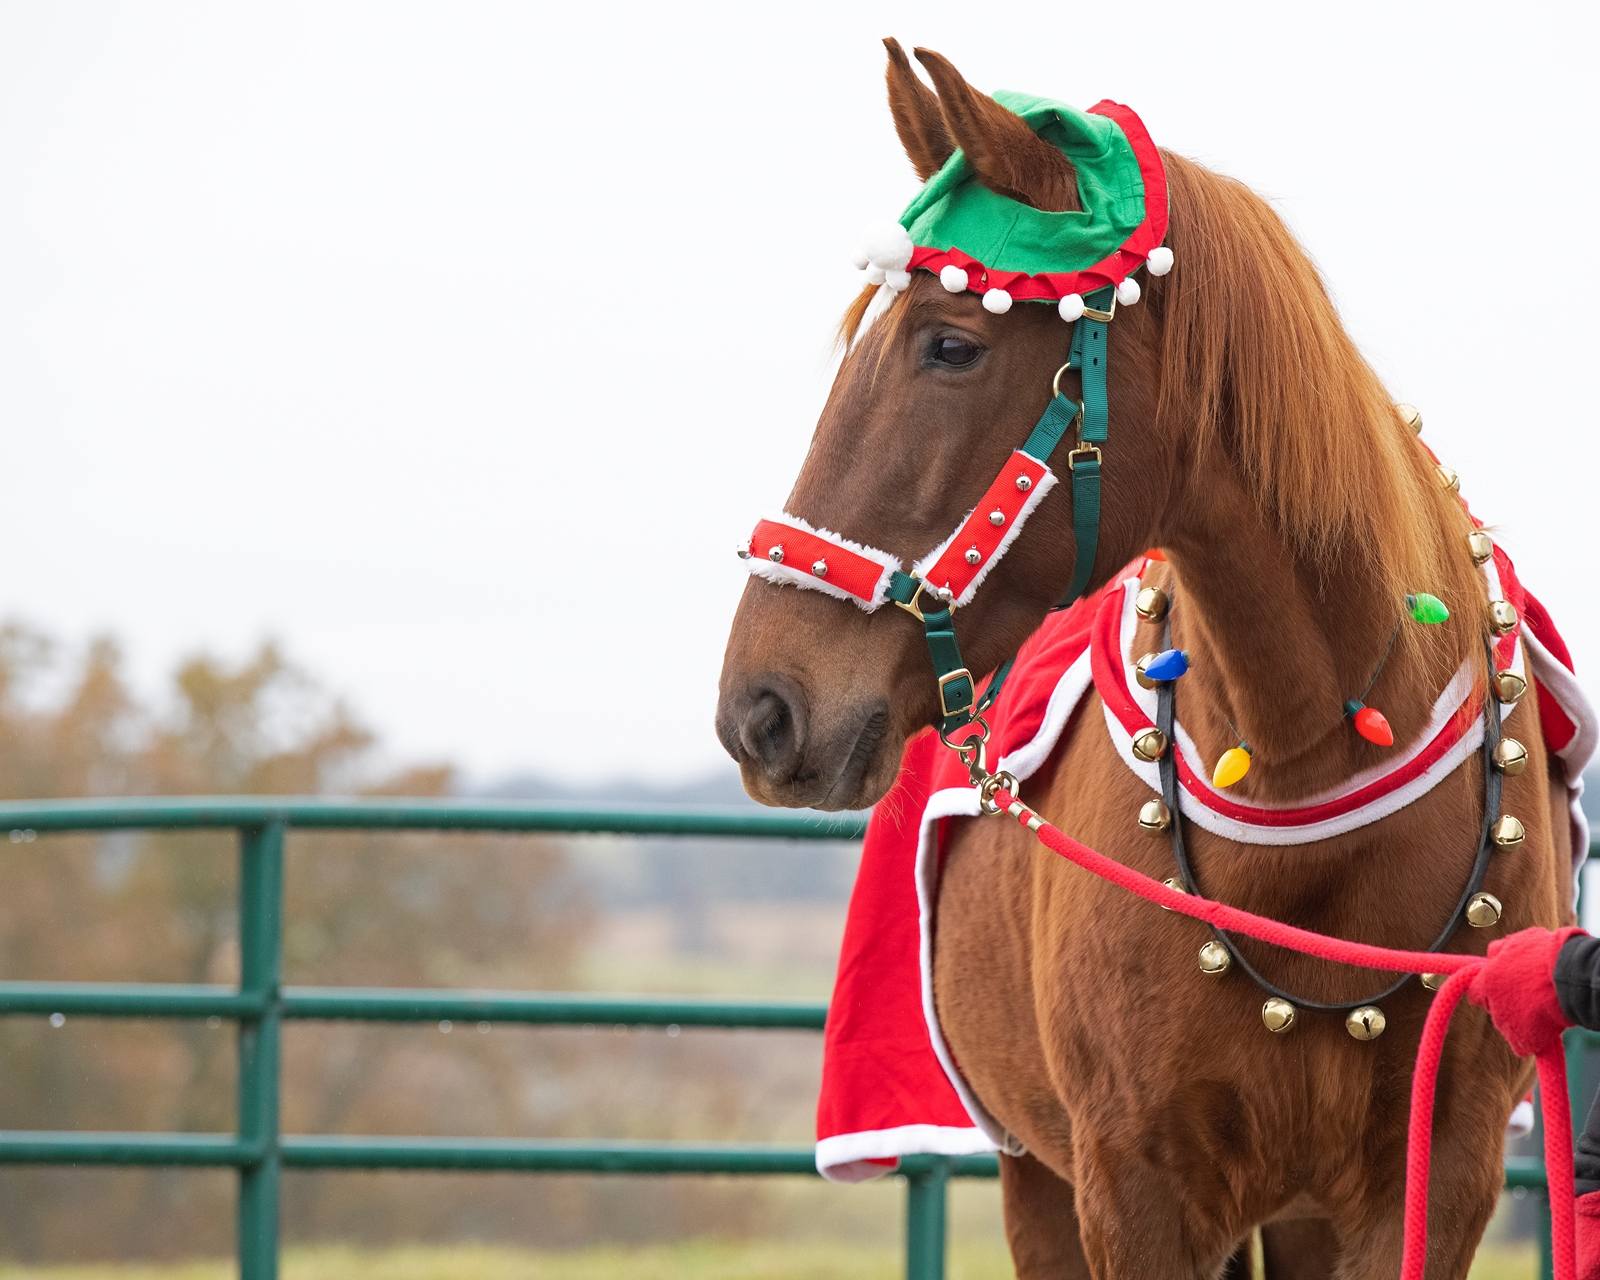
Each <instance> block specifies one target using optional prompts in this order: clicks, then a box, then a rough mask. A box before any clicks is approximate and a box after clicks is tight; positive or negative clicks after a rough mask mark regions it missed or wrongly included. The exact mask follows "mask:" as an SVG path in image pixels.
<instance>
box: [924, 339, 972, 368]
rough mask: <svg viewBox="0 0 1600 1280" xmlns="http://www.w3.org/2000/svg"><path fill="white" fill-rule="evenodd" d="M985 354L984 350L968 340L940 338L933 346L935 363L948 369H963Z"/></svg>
mask: <svg viewBox="0 0 1600 1280" xmlns="http://www.w3.org/2000/svg"><path fill="white" fill-rule="evenodd" d="M982 354H983V348H982V347H980V346H979V345H978V344H977V343H976V342H970V341H968V340H967V339H966V338H940V339H938V340H937V341H936V342H935V343H934V346H933V361H934V363H935V364H942V365H944V366H945V367H946V368H950V369H961V368H964V367H965V366H967V365H969V364H971V363H972V362H973V361H974V360H976V359H977V358H978V357H979V356H981V355H982Z"/></svg>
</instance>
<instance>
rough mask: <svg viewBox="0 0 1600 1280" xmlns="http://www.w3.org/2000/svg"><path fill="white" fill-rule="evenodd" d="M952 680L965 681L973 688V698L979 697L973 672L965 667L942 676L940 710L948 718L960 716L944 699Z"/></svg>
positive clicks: (940, 678) (969, 708)
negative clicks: (945, 688) (945, 691)
mask: <svg viewBox="0 0 1600 1280" xmlns="http://www.w3.org/2000/svg"><path fill="white" fill-rule="evenodd" d="M952 680H965V681H966V682H967V683H968V684H969V685H971V686H972V696H973V698H974V699H976V698H977V696H978V686H977V683H976V682H975V681H974V680H973V678H972V672H970V671H968V670H967V669H966V668H965V667H957V668H956V669H955V670H954V671H952V672H950V673H949V674H948V675H942V676H940V677H939V710H940V711H941V712H942V713H943V714H944V715H945V716H946V717H949V716H953V715H957V714H959V713H958V712H955V711H952V710H950V704H949V703H948V702H946V701H945V698H944V687H945V686H946V685H947V684H949V683H950V682H951V681H952ZM966 710H967V711H971V710H972V708H971V707H967V708H966ZM985 736H986V737H987V736H988V735H987V734H986V735H985Z"/></svg>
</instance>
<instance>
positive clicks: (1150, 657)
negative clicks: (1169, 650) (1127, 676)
mask: <svg viewBox="0 0 1600 1280" xmlns="http://www.w3.org/2000/svg"><path fill="white" fill-rule="evenodd" d="M1160 656H1161V655H1160V654H1159V653H1147V654H1145V655H1144V656H1143V657H1142V658H1140V659H1139V661H1137V662H1135V663H1134V664H1133V678H1134V679H1135V680H1137V681H1138V682H1139V687H1140V688H1141V689H1157V688H1160V686H1161V681H1159V680H1152V679H1151V678H1150V677H1149V676H1147V675H1145V673H1144V669H1145V668H1146V667H1148V666H1149V665H1150V664H1151V663H1152V662H1154V661H1155V660H1156V659H1157V658H1159V657H1160Z"/></svg>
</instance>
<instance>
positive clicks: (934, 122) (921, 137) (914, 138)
mask: <svg viewBox="0 0 1600 1280" xmlns="http://www.w3.org/2000/svg"><path fill="white" fill-rule="evenodd" d="M883 47H884V48H885V49H887V50H888V51H889V69H888V70H887V71H886V72H884V77H883V78H884V79H885V80H887V81H888V82H889V113H890V114H891V115H892V116H894V131H895V132H896V133H898V134H899V135H900V145H901V146H903V147H904V148H905V149H906V155H907V157H909V159H910V160H911V167H912V168H913V169H915V170H916V171H917V177H919V178H921V179H922V180H923V181H924V182H926V181H927V180H928V179H929V178H931V177H933V175H934V174H936V173H938V172H939V170H940V169H942V168H944V162H945V161H946V160H948V159H949V158H950V153H951V152H952V151H954V150H955V149H956V144H955V143H953V142H951V141H950V135H949V133H947V132H946V131H945V127H944V116H943V115H941V114H940V112H939V99H938V98H936V97H934V94H933V90H932V89H930V88H928V86H927V85H925V84H923V83H922V81H921V80H920V79H918V77H917V73H916V72H915V71H913V70H912V68H911V59H909V58H907V57H906V53H905V50H904V49H902V48H901V47H900V42H899V41H898V40H896V39H895V38H894V37H893V36H890V37H888V38H887V39H886V40H885V41H884V42H883Z"/></svg>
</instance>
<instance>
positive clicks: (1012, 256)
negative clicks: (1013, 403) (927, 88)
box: [855, 89, 1172, 321]
mask: <svg viewBox="0 0 1600 1280" xmlns="http://www.w3.org/2000/svg"><path fill="white" fill-rule="evenodd" d="M994 100H995V101H996V102H998V103H999V104H1000V105H1001V106H1003V107H1006V108H1007V109H1008V110H1010V111H1013V112H1015V113H1016V114H1017V115H1019V116H1021V117H1022V119H1023V120H1024V121H1025V122H1026V123H1027V124H1028V126H1029V127H1030V128H1031V129H1033V131H1034V132H1035V133H1037V134H1038V135H1039V136H1040V137H1041V138H1043V139H1044V140H1045V141H1047V142H1049V143H1051V144H1052V145H1054V146H1056V147H1058V148H1059V149H1060V150H1061V153H1062V154H1063V155H1065V156H1066V157H1067V159H1068V160H1070V161H1071V162H1072V167H1073V169H1074V170H1075V171H1076V173H1077V178H1078V194H1079V197H1080V200H1081V202H1082V204H1083V206H1084V207H1083V209H1082V210H1081V211H1078V210H1074V211H1069V212H1066V213H1051V212H1048V211H1046V210H1043V209H1035V208H1033V207H1032V206H1030V205H1026V204H1023V203H1021V202H1020V201H1018V200H1013V199H1011V198H1010V197H1009V196H1002V195H998V194H996V193H995V192H993V191H991V190H989V188H988V187H986V186H984V185H983V183H982V182H981V181H979V179H978V176H977V174H976V173H975V172H974V170H973V168H972V166H971V164H969V163H968V161H967V158H966V156H965V155H963V154H962V152H961V151H960V150H957V151H955V152H954V153H953V154H952V155H951V156H950V158H949V159H948V160H947V161H945V163H944V167H943V168H941V169H940V170H939V172H937V173H936V174H934V175H933V176H932V177H931V178H929V179H928V180H927V182H925V183H924V184H923V187H922V190H921V191H920V192H919V193H918V194H917V197H916V199H914V200H913V201H912V202H911V203H910V204H909V205H907V206H906V209H905V212H904V213H902V214H901V215H900V220H899V221H898V222H897V223H891V224H889V225H887V226H885V227H883V228H881V229H874V230H873V231H871V232H869V233H868V235H867V236H866V238H865V244H864V245H863V248H862V252H861V253H860V254H858V255H857V256H856V260H855V262H856V266H857V267H859V268H860V269H862V270H863V271H866V272H867V273H868V275H867V279H868V282H869V283H872V284H881V285H886V286H887V287H888V288H889V289H891V290H893V291H894V292H896V293H898V292H899V291H900V290H902V289H904V288H905V287H906V286H907V285H909V284H910V283H911V272H913V271H917V270H924V271H931V272H933V273H934V274H935V275H937V276H938V277H939V282H940V283H941V284H942V285H944V287H945V288H946V289H948V290H949V291H950V292H951V293H963V292H967V291H969V290H970V291H971V292H973V293H978V294H981V295H982V296H983V305H984V307H985V308H986V309H987V310H989V311H992V312H994V313H996V314H997V315H998V314H1001V313H1003V312H1006V311H1009V310H1010V309H1011V304H1012V303H1013V302H1053V303H1055V304H1056V305H1057V307H1058V308H1059V309H1060V312H1061V318H1062V319H1063V320H1068V321H1074V320H1077V319H1078V318H1079V317H1080V316H1082V315H1083V310H1084V302H1083V300H1084V297H1085V295H1087V294H1091V293H1094V292H1095V291H1097V290H1100V289H1104V288H1107V287H1108V286H1109V287H1112V288H1115V289H1116V296H1117V301H1118V302H1120V303H1122V304H1123V305H1124V306H1129V305H1131V304H1133V303H1135V302H1137V301H1138V300H1139V282H1138V281H1137V280H1136V279H1134V275H1133V273H1134V272H1135V271H1137V270H1138V269H1139V268H1140V267H1145V268H1146V269H1147V270H1148V271H1149V272H1150V274H1151V275H1158V276H1159V275H1165V274H1166V273H1167V272H1168V271H1170V270H1172V250H1171V249H1168V248H1165V247H1163V245H1162V243H1161V242H1162V240H1164V239H1165V238H1166V234H1167V175H1166V170H1165V169H1164V168H1163V167H1162V165H1161V155H1160V153H1159V152H1157V150H1156V147H1155V143H1153V142H1151V140H1150V135H1149V134H1148V133H1147V132H1146V131H1145V127H1144V124H1143V122H1142V121H1140V119H1139V117H1138V116H1137V115H1135V114H1134V113H1133V112H1132V111H1130V110H1129V109H1128V108H1127V107H1124V106H1122V105H1120V104H1119V103H1115V102H1100V103H1097V104H1095V105H1094V106H1092V107H1090V108H1089V110H1088V111H1079V110H1078V109H1077V108H1076V107H1069V106H1067V105H1066V104H1065V103H1061V102H1052V101H1051V100H1050V99H1048V98H1038V97H1034V96H1033V95H1032V94H1026V93H1012V92H1009V91H1007V90H1004V89H1002V90H1000V91H998V92H997V93H995V95H994Z"/></svg>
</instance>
